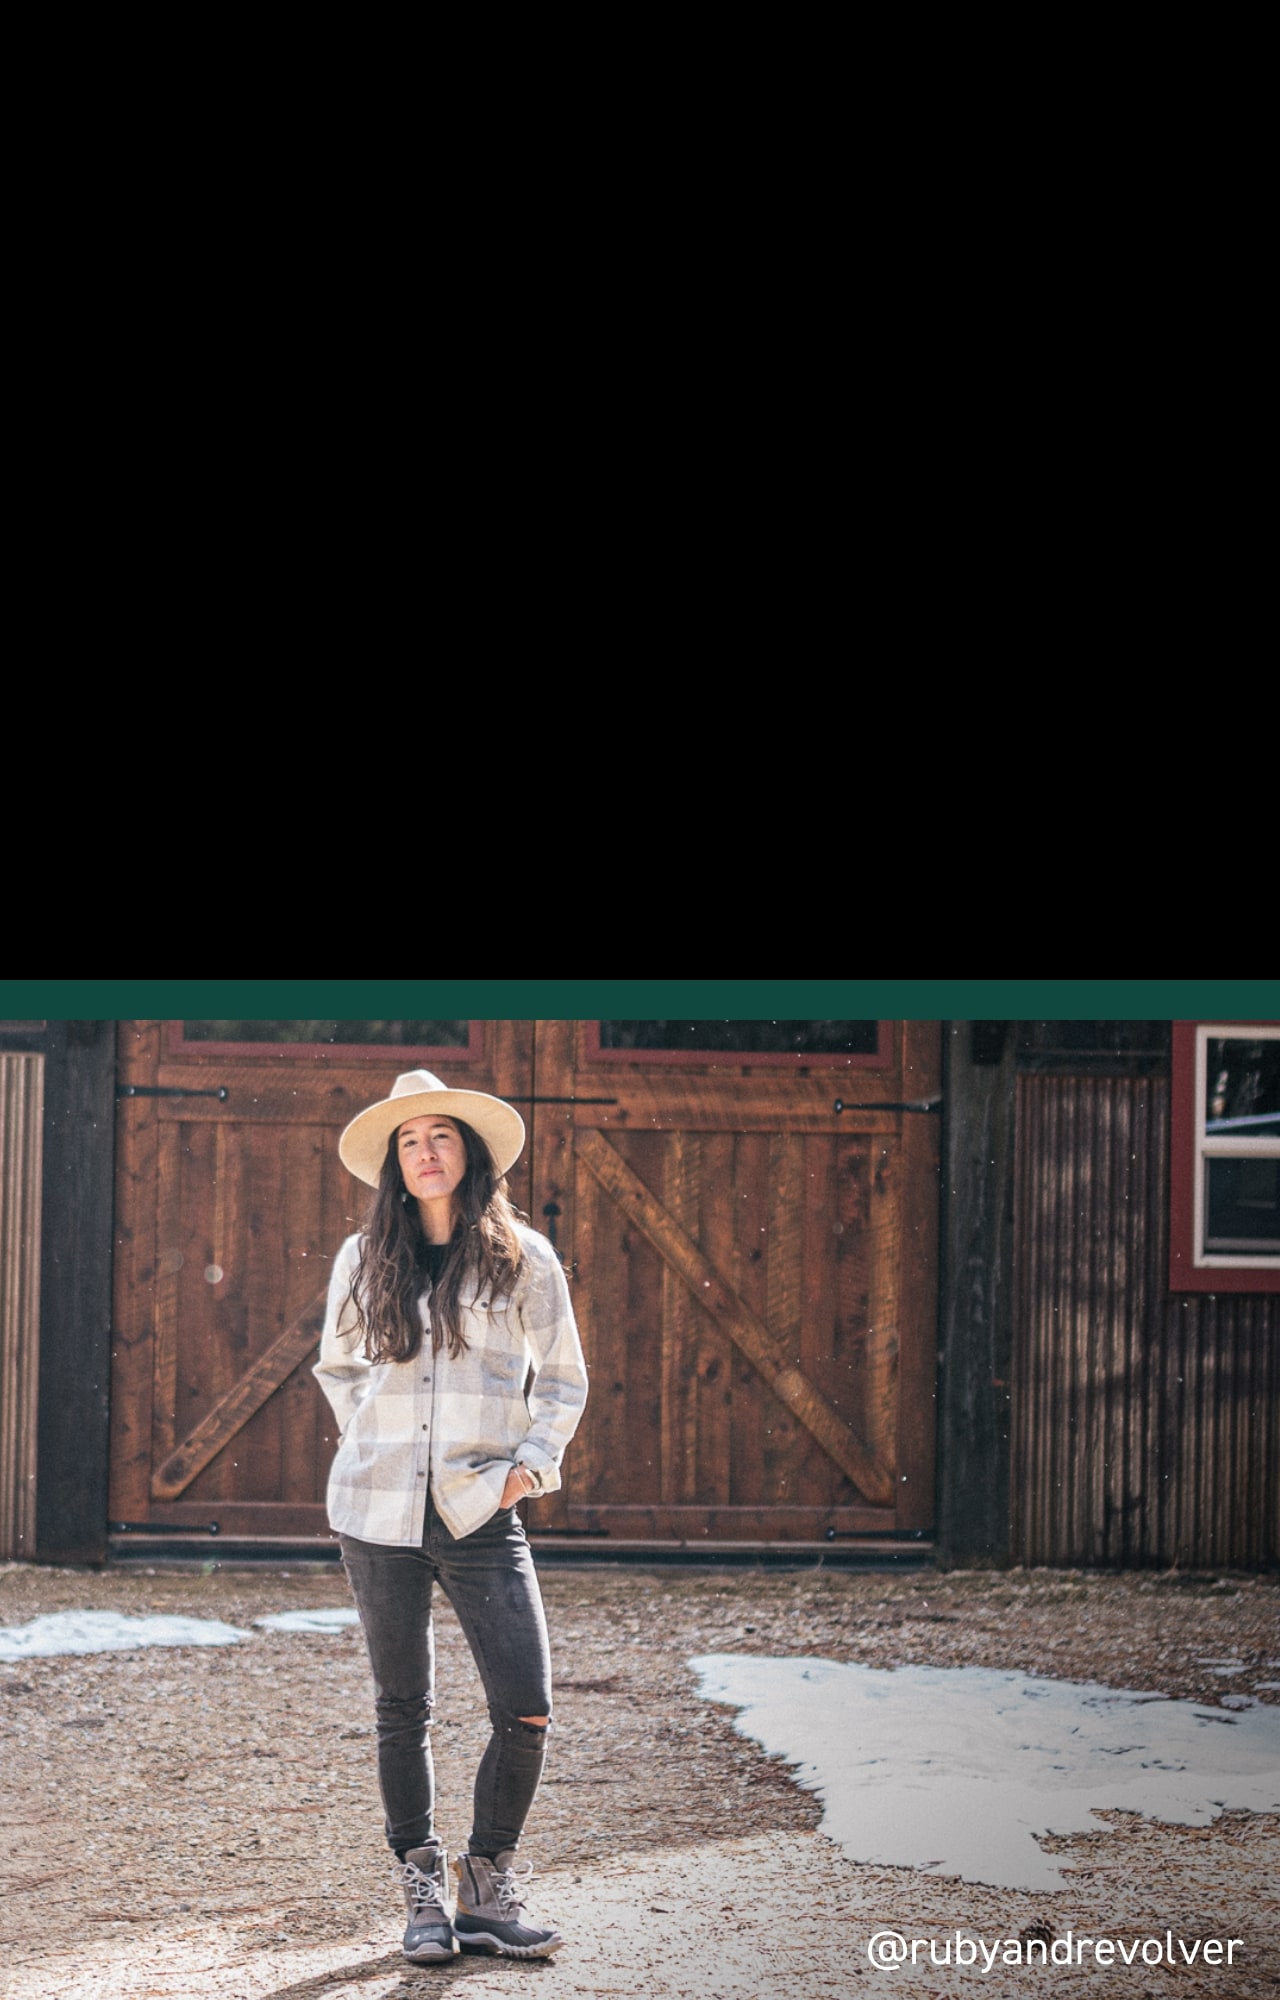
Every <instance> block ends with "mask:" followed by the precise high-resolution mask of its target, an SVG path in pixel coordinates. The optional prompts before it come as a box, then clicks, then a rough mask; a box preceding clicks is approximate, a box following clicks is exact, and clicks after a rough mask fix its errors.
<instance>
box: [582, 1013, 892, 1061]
mask: <svg viewBox="0 0 1280 2000" xmlns="http://www.w3.org/2000/svg"><path fill="white" fill-rule="evenodd" d="M879 1027H880V1024H879V1022H878V1021H601V1023H600V1047H601V1048H602V1049H637V1050H641V1049H644V1050H648V1049H663V1050H667V1049H671V1050H675V1049H688V1050H693V1051H696V1052H698V1053H702V1052H704V1051H705V1052H706V1053H708V1054H725V1055H737V1054H742V1055H760V1054H773V1055H841V1056H843V1055H853V1056H867V1055H872V1056H873V1055H875V1054H876V1052H877V1049H878V1047H879Z"/></svg>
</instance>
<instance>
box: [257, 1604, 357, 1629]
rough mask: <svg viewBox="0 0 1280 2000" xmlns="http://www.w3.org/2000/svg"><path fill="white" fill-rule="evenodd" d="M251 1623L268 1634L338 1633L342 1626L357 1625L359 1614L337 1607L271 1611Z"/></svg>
mask: <svg viewBox="0 0 1280 2000" xmlns="http://www.w3.org/2000/svg"><path fill="white" fill-rule="evenodd" d="M253 1622H254V1624H255V1625H261V1626H263V1627H265V1629H266V1630H267V1631H268V1632H338V1631H340V1630H341V1629H342V1627H343V1626H344V1625H358V1624H359V1623H360V1613H359V1612H358V1611H357V1610H356V1609H355V1607H354V1606H347V1605H337V1606H335V1607H334V1608H333V1609H329V1608H326V1609H324V1610H322V1611H273V1612H272V1614H271V1616H270V1617H269V1618H255V1619H254V1621H253Z"/></svg>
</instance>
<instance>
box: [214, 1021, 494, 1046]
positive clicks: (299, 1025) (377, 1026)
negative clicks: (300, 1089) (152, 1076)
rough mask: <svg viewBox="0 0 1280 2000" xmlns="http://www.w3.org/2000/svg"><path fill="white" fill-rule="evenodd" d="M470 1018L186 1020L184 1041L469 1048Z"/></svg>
mask: <svg viewBox="0 0 1280 2000" xmlns="http://www.w3.org/2000/svg"><path fill="white" fill-rule="evenodd" d="M470 1028H471V1023H470V1021H184V1022H183V1024H182V1039H183V1041H184V1042H295V1043H296V1042H338V1043H342V1044H345V1045H346V1046H348V1047H350V1046H356V1047H362V1046H366V1045H369V1046H374V1047H381V1046H383V1045H387V1046H391V1047H397V1046H401V1045H408V1046H409V1047H412V1048H458V1049H465V1048H466V1046H467V1041H468V1036H469V1033H470Z"/></svg>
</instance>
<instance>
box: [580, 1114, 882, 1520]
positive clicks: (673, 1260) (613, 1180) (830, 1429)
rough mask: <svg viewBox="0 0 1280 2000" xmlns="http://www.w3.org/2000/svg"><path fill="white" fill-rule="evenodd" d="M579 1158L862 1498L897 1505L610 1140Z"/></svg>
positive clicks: (857, 1446) (861, 1450)
mask: <svg viewBox="0 0 1280 2000" xmlns="http://www.w3.org/2000/svg"><path fill="white" fill-rule="evenodd" d="M577 1152H578V1157H579V1159H581V1160H582V1161H583V1162H584V1164H585V1165H587V1166H588V1167H589V1168H590V1170H591V1172H592V1173H593V1174H594V1175H595V1177H596V1179H597V1180H598V1181H599V1183H600V1185H601V1187H602V1188H603V1189H604V1190H605V1192H606V1193H607V1194H608V1195H609V1196H610V1197H611V1199H612V1200H613V1201H615V1202H616V1203H617V1205H618V1207H619V1208H620V1209H621V1210H622V1212H623V1214H624V1215H625V1216H626V1217H627V1219H628V1220H629V1221H630V1222H632V1223H633V1224H634V1226H635V1227H636V1228H638V1229H640V1230H642V1231H643V1233H644V1234H645V1236H647V1237H648V1239H649V1241H650V1242H651V1243H652V1244H653V1246H654V1248H655V1249H656V1250H657V1251H658V1253H659V1255H660V1256H661V1257H663V1258H664V1259H665V1261H666V1262H667V1263H669V1264H670V1265H671V1266H672V1268H673V1269H675V1270H677V1271H679V1273H680V1275H681V1276H682V1277H683V1278H684V1280H685V1282H686V1283H687V1284H688V1285H689V1287H690V1289H691V1290H692V1292H693V1294H694V1296H695V1297H696V1298H697V1300H698V1302H699V1304H700V1305H702V1306H703V1307H704V1308H705V1309H706V1311H707V1312H709V1313H710V1314H711V1315H712V1317H713V1318H714V1319H715V1320H716V1321H717V1323H718V1324H719V1325H720V1326H721V1327H722V1328H723V1329H724V1331H725V1332H726V1333H727V1334H728V1335H729V1337H730V1339H731V1340H733V1341H734V1342H735V1343H736V1345H737V1346H739V1347H740V1348H741V1349H742V1350H743V1352H744V1353H745V1354H746V1355H747V1356H748V1358H749V1359H750V1361H751V1362H752V1364H753V1366H754V1367H755V1368H756V1369H757V1370H758V1371H759V1373H760V1375H761V1376H762V1377H763V1378H764V1380H765V1381H766V1382H767V1383H768V1385H769V1387H770V1388H771V1389H772V1390H773V1392H774V1394H775V1395H776V1396H777V1397H779V1398H780V1400H781V1401H782V1402H783V1403H785V1404H786V1406H787V1408H788V1409H790V1410H792V1411H793V1412H794V1413H795V1415H796V1416H797V1417H799V1419H800V1421H801V1422H802V1423H803V1424H804V1425H805V1426H806V1428H807V1429H808V1430H809V1431H810V1432H811V1433H812V1434H813V1436H814V1437H815V1438H816V1439H817V1441H818V1443H819V1444H820V1445H821V1446H822V1448H823V1450H824V1451H825V1452H827V1453H828V1455H829V1456H830V1457H831V1458H833V1459H834V1460H835V1462H836V1464H837V1465H839V1466H840V1467H841V1468H842V1469H843V1470H844V1471H845V1472H847V1473H848V1475H849V1477H850V1478H851V1479H852V1480H853V1481H854V1483H855V1485H856V1486H857V1487H858V1489H859V1491H860V1492H861V1493H863V1494H865V1495H866V1497H867V1498H868V1499H870V1500H873V1501H877V1502H879V1503H880V1504H881V1505H884V1506H887V1505H889V1504H890V1503H891V1502H892V1499H893V1481H892V1478H891V1477H890V1475H889V1473H888V1472H887V1471H886V1470H885V1469H884V1467H883V1466H882V1465H881V1464H879V1463H878V1462H877V1460H876V1457H875V1455H874V1453H873V1452H872V1451H871V1450H869V1449H868V1447H867V1445H866V1444H865V1443H864V1442H863V1440H862V1439H861V1438H859V1437H858V1436H856V1434H855V1433H854V1432H853V1431H852V1430H851V1429H850V1428H848V1427H847V1426H846V1425H845V1424H843V1423H841V1421H840V1419H839V1418H838V1417H837V1416H835V1415H834V1413H833V1412H832V1411H831V1410H830V1409H829V1408H828V1407H827V1405H826V1404H825V1403H824V1402H823V1400H822V1398H821V1396H820V1395H819V1394H818V1392H817V1391H816V1390H815V1388H814V1387H813V1384H812V1383H811V1382H810V1381H809V1380H808V1379H807V1377H806V1376H805V1375H804V1374H803V1373H802V1372H801V1370H800V1369H799V1368H798V1367H796V1366H795V1365H794V1364H793V1363H790V1362H788V1361H786V1360H785V1359H783V1357H782V1356H781V1355H780V1354H779V1352H778V1350H777V1346H776V1344H775V1341H774V1337H773V1335H772V1333H771V1332H770V1331H769V1329H768V1328H767V1327H766V1326H764V1325H762V1324H761V1322H760V1321H759V1320H758V1319H756V1317H755V1316H754V1314H751V1313H749V1312H748V1311H747V1309H746V1307H745V1306H744V1305H743V1304H742V1302H741V1300H740V1299H739V1298H738V1297H737V1296H736V1295H735V1293H734V1292H733V1291H732V1289H731V1288H730V1287H729V1286H728V1285H727V1284H725V1283H724V1281H723V1280H722V1278H721V1277H720V1275H719V1273H718V1272H717V1271H716V1270H715V1269H714V1267H713V1266H712V1265H711V1264H710V1263H708V1261H707V1259H706V1258H705V1257H703V1256H702V1254H701V1252H700V1251H699V1250H698V1249H697V1247H696V1245H695V1244H693V1243H692V1242H691V1241H690V1240H689V1238H688V1237H687V1236H686V1235H685V1233H684V1231H683V1230H682V1229H680V1228H679V1227H678V1225H677V1224H676V1223H675V1222H674V1221H673V1220H672V1218H671V1217H670V1216H669V1215H668V1214H667V1213H666V1211H665V1210H664V1209H663V1207H662V1204H661V1203H660V1202H659V1201H657V1200H656V1199H655V1197H654V1196H653V1195H652V1194H651V1193H650V1192H649V1190H648V1188H647V1187H646V1186H645V1184H644V1182H643V1181H642V1180H640V1178H639V1177H638V1175H636V1174H634V1173H633V1172H632V1171H631V1169H630V1168H629V1167H628V1166H627V1163H626V1161H625V1160H623V1159H622V1157H621V1155H620V1154H619V1153H618V1152H617V1151H616V1150H615V1148H614V1147H613V1146H611V1145H610V1144H609V1141H608V1140H607V1139H606V1138H605V1137H604V1135H603V1133H600V1132H595V1131H586V1132H583V1131H579V1134H578V1144H577Z"/></svg>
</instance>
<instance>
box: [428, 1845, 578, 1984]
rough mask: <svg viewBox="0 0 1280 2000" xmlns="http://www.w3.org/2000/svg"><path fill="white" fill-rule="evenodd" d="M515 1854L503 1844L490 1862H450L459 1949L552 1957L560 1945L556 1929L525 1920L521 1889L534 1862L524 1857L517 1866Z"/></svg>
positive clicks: (471, 1857) (475, 1857) (463, 1858)
mask: <svg viewBox="0 0 1280 2000" xmlns="http://www.w3.org/2000/svg"><path fill="white" fill-rule="evenodd" d="M515 1858H516V1857H515V1853H514V1851H513V1850H512V1849H511V1848H504V1849H503V1851H502V1853H501V1854H499V1855H498V1856H497V1857H496V1858H495V1859H494V1860H493V1861H490V1860H489V1859H488V1858H487V1857H486V1856H485V1855H483V1854H460V1855H459V1856H458V1858H457V1860H456V1861H455V1862H454V1864H453V1872H454V1874H455V1875H456V1876H457V1878H458V1897H457V1908H456V1909H455V1911H454V1917H453V1930H454V1936H455V1937H456V1938H457V1940H458V1945H459V1948H460V1949H461V1950H462V1951H477V1952H488V1953H490V1954H491V1955H492V1956H496V1957H499V1958H550V1956H551V1954H552V1952H553V1951H558V1950H559V1949H560V1946H561V1945H562V1944H563V1943H564V1939H563V1938H562V1937H561V1935H560V1933H559V1931H557V1930H552V1929H549V1928H544V1927H543V1926H541V1925H538V1924H531V1923H527V1922H526V1921H525V1910H524V1896H523V1894H522V1891H523V1889H524V1885H525V1884H526V1882H527V1881H528V1880H529V1877H530V1876H531V1875H532V1873H533V1864H532V1862H529V1861H526V1862H525V1863H524V1866H523V1867H521V1868H517V1867H516V1865H515Z"/></svg>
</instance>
